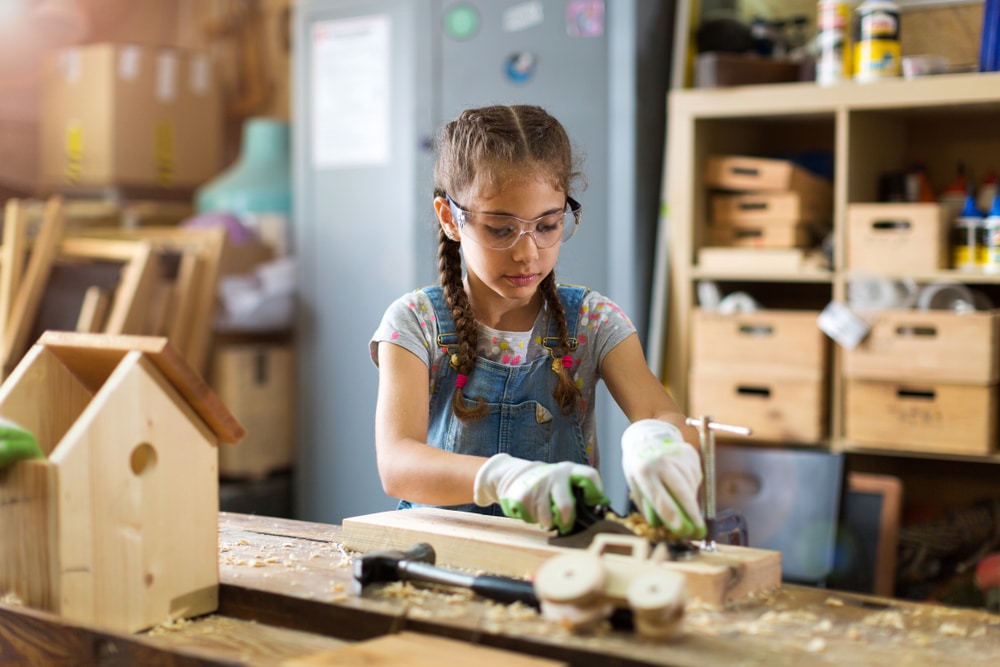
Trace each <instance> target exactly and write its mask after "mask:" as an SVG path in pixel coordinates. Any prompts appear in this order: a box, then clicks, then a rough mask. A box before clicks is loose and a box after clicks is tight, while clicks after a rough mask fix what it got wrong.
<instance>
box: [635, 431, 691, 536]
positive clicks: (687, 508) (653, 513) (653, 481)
mask: <svg viewBox="0 0 1000 667" xmlns="http://www.w3.org/2000/svg"><path fill="white" fill-rule="evenodd" d="M622 468H623V469H624V471H625V479H626V480H627V481H628V486H629V491H630V492H631V496H632V501H633V502H634V503H635V505H636V507H638V508H639V511H640V512H642V514H643V516H645V517H646V521H647V522H648V523H649V525H651V526H660V525H663V526H666V527H667V528H668V529H669V530H670V531H671V532H672V533H674V534H675V535H677V536H678V537H691V538H696V539H700V538H702V537H704V536H705V522H704V520H703V519H702V516H701V510H700V509H699V507H698V486H699V485H700V484H701V461H700V457H699V456H698V450H696V449H695V448H694V447H693V446H692V445H690V444H688V443H686V442H684V437H683V436H682V435H681V431H680V429H678V428H677V427H676V426H674V425H673V424H669V423H667V422H665V421H661V420H659V419H641V420H639V421H637V422H635V423H634V424H632V425H631V426H629V427H628V428H627V429H625V432H624V433H623V434H622Z"/></svg>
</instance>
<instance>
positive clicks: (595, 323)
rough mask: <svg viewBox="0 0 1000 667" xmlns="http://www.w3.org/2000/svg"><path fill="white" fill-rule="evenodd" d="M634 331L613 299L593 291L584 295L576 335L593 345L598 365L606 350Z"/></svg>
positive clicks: (608, 350)
mask: <svg viewBox="0 0 1000 667" xmlns="http://www.w3.org/2000/svg"><path fill="white" fill-rule="evenodd" d="M635 332H636V331H635V325H633V324H632V320H631V319H629V316H628V315H626V314H625V311H623V310H622V309H621V308H620V307H619V306H618V304H616V303H615V302H614V301H612V300H611V299H609V298H607V297H606V296H603V295H601V294H599V293H598V292H593V291H591V292H588V293H587V296H585V297H584V299H583V302H582V303H581V304H580V321H579V323H578V324H577V335H578V337H580V336H583V337H584V340H586V341H587V342H588V344H589V345H591V346H593V354H594V355H595V357H596V359H595V360H596V362H597V365H598V367H599V366H600V364H601V362H603V361H604V357H605V356H607V354H608V352H610V351H611V350H613V349H614V348H615V347H616V346H617V345H618V344H619V343H621V342H622V341H623V340H625V339H626V338H628V337H629V336H631V335H632V334H634V333H635Z"/></svg>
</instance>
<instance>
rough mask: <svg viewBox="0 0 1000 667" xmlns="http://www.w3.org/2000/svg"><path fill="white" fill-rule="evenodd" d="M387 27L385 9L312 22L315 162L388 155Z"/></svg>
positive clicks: (363, 161) (369, 160)
mask: <svg viewBox="0 0 1000 667" xmlns="http://www.w3.org/2000/svg"><path fill="white" fill-rule="evenodd" d="M391 33H392V25H391V19H390V17H389V16H388V15H376V16H363V17H357V18H351V19H339V20H333V21H324V22H319V23H316V24H315V25H314V26H313V34H312V41H313V48H312V87H313V108H312V137H311V139H312V150H313V157H312V161H313V166H314V167H315V168H317V169H324V168H331V167H352V166H364V165H367V166H371V165H379V164H385V163H387V162H388V161H389V133H390V132H389V130H390V128H389V123H390V117H389V110H390V104H389V102H390V68H389V63H390V58H391V51H390V48H391V46H390V45H391Z"/></svg>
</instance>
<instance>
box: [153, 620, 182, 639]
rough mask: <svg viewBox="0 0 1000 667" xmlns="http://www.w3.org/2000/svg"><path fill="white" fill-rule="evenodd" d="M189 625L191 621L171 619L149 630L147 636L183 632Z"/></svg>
mask: <svg viewBox="0 0 1000 667" xmlns="http://www.w3.org/2000/svg"><path fill="white" fill-rule="evenodd" d="M189 625H191V621H189V620H188V619H186V618H171V619H169V620H166V621H164V622H163V623H160V624H159V625H157V626H154V627H152V628H150V630H149V634H150V635H151V636H156V635H164V634H167V633H169V632H178V631H180V630H184V629H185V628H187V626H189Z"/></svg>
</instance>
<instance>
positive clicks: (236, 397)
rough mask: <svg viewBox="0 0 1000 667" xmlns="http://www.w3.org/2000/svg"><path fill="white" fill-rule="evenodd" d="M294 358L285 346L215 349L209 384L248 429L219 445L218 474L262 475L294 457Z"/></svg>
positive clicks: (284, 465) (283, 466)
mask: <svg viewBox="0 0 1000 667" xmlns="http://www.w3.org/2000/svg"><path fill="white" fill-rule="evenodd" d="M294 371H295V362H294V353H293V352H292V348H291V346H289V345H277V344H268V345H263V344H262V345H253V344H242V345H237V344H233V345H225V346H221V347H219V348H218V349H217V350H216V351H215V354H214V361H213V368H212V384H213V386H214V387H215V391H216V393H218V395H219V398H221V399H222V401H223V402H224V403H225V404H226V405H227V406H229V409H230V410H232V412H233V414H234V415H236V417H237V419H239V420H240V421H241V422H242V423H243V425H244V426H245V427H246V429H247V434H246V437H245V438H244V439H243V441H242V442H241V443H240V444H239V445H237V446H236V447H222V448H220V449H219V475H220V476H221V477H223V478H226V479H251V480H252V479H262V478H264V477H267V476H268V475H269V474H271V473H273V472H277V471H279V470H286V469H288V468H291V467H292V464H293V463H294V460H295V442H294V440H295V432H294V431H295V429H294V424H295V419H294V417H295V375H294Z"/></svg>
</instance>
